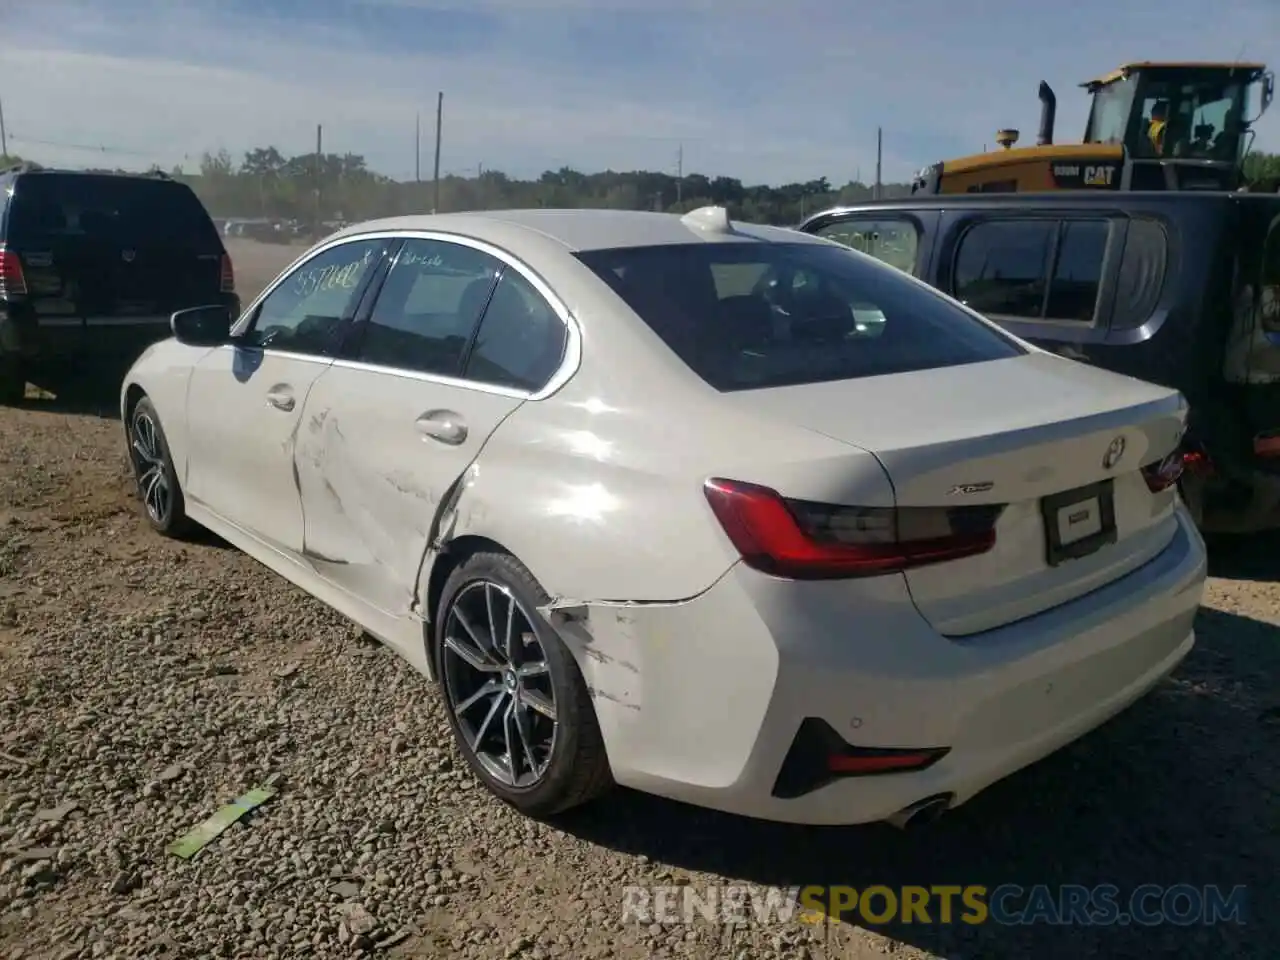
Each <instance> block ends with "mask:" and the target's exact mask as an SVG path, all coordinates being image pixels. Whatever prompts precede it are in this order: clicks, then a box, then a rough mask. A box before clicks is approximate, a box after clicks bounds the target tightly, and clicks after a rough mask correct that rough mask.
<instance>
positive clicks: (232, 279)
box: [222, 253, 236, 293]
mask: <svg viewBox="0 0 1280 960" xmlns="http://www.w3.org/2000/svg"><path fill="white" fill-rule="evenodd" d="M222 292H223V293H235V292H236V271H235V267H234V266H232V263H231V255H230V254H227V253H224V254H223V255H222Z"/></svg>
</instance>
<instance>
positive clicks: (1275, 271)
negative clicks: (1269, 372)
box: [1258, 219, 1280, 333]
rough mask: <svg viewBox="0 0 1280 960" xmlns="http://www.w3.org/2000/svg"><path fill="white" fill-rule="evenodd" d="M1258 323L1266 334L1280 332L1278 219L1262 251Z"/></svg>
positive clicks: (1279, 224)
mask: <svg viewBox="0 0 1280 960" xmlns="http://www.w3.org/2000/svg"><path fill="white" fill-rule="evenodd" d="M1259 287H1260V290H1259V297H1258V322H1259V323H1260V324H1261V325H1262V329H1263V330H1265V331H1266V332H1267V333H1278V332H1280V219H1277V220H1276V222H1275V223H1273V224H1272V226H1271V232H1270V233H1269V234H1268V235H1267V244H1266V246H1265V247H1264V248H1263V251H1262V281H1261V283H1260V284H1259Z"/></svg>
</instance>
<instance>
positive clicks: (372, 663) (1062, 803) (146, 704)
mask: <svg viewBox="0 0 1280 960" xmlns="http://www.w3.org/2000/svg"><path fill="white" fill-rule="evenodd" d="M290 252H291V251H286V252H285V253H284V254H283V255H284V256H285V257H287V256H288V254H289V253H290ZM233 255H235V253H234V251H233ZM241 255H242V256H243V251H241ZM275 255H277V256H279V255H280V254H279V253H275ZM245 259H247V258H245ZM237 266H238V267H239V269H240V275H241V277H242V283H241V286H242V289H245V290H246V292H248V290H247V284H246V283H245V278H246V276H247V275H248V274H250V273H251V272H252V270H253V269H255V268H254V267H250V268H249V269H246V267H245V265H244V264H243V262H242V261H241V260H238V262H237ZM256 269H259V271H260V272H265V273H268V274H269V272H270V271H269V270H267V269H266V268H264V267H261V266H260V265H259V267H257V268H256ZM111 402H112V401H111V397H110V396H109V394H108V395H107V397H106V398H105V399H103V398H99V399H96V400H95V399H94V398H87V399H85V398H82V399H81V400H79V401H72V400H68V399H66V398H62V399H60V400H56V401H55V400H47V399H46V400H40V399H31V400H28V402H27V405H26V407H25V408H24V409H18V410H0V957H3V958H5V960H10V958H19V957H20V958H23V960H29V958H44V957H49V958H67V960H70V958H73V957H127V958H132V957H142V956H153V955H154V956H186V957H199V958H206V957H229V958H230V957H250V956H253V957H292V956H312V957H349V956H356V955H362V954H364V955H369V954H372V955H381V956H392V957H435V956H456V957H517V956H519V957H529V958H549V957H565V958H575V960H576V958H591V957H617V958H644V957H690V958H707V960H710V958H722V957H733V958H744V957H751V958H754V957H808V958H812V960H818V958H836V957H840V958H849V957H880V956H887V955H893V956H895V957H897V958H903V960H917V958H926V957H947V958H966V960H968V958H976V957H1011V958H1013V957H1017V958H1022V957H1064V958H1068V957H1069V958H1072V960H1078V958H1080V957H1085V956H1108V957H1112V956H1114V957H1128V956H1150V955H1165V956H1187V957H1197V958H1201V957H1210V956H1211V957H1216V958H1228V957H1259V958H1261V957H1274V956H1276V955H1277V953H1278V952H1280V948H1277V945H1276V944H1277V939H1278V938H1280V920H1278V919H1277V917H1276V915H1275V914H1274V912H1273V911H1270V910H1268V909H1267V908H1268V906H1269V905H1270V904H1271V903H1273V902H1275V898H1276V895H1277V894H1278V893H1280V884H1278V883H1277V881H1276V879H1275V868H1276V865H1277V863H1278V862H1280V803H1277V790H1280V750H1277V748H1278V747H1280V724H1276V723H1273V722H1268V718H1269V716H1271V715H1269V714H1268V710H1269V709H1271V708H1273V707H1274V706H1275V705H1276V703H1277V702H1280V695H1278V694H1277V684H1276V680H1275V678H1276V676H1277V670H1278V668H1280V641H1278V639H1277V638H1280V630H1278V629H1277V627H1276V624H1277V623H1280V587H1278V586H1277V584H1276V583H1275V579H1276V578H1280V553H1278V552H1277V551H1276V549H1275V546H1276V545H1275V543H1274V542H1272V543H1268V544H1264V545H1257V544H1255V545H1252V546H1244V547H1242V546H1231V545H1229V546H1227V547H1225V548H1224V549H1223V550H1222V551H1221V552H1220V553H1219V555H1218V557H1217V559H1216V561H1215V563H1216V566H1217V567H1218V568H1219V569H1218V570H1217V573H1218V574H1219V576H1217V577H1215V579H1214V580H1213V581H1212V584H1211V586H1210V589H1209V593H1208V597H1207V600H1206V608H1205V610H1204V611H1203V613H1202V615H1201V619H1200V623H1199V629H1200V643H1199V646H1198V648H1197V650H1196V652H1195V653H1194V654H1193V655H1192V657H1191V658H1190V660H1189V661H1188V662H1187V663H1186V664H1185V665H1184V666H1183V667H1182V668H1181V669H1180V670H1179V672H1178V674H1177V676H1176V677H1175V678H1174V679H1173V680H1172V681H1170V682H1168V683H1166V684H1164V685H1163V686H1162V687H1161V688H1160V689H1159V690H1158V691H1157V692H1155V693H1154V694H1153V695H1152V696H1151V697H1149V698H1147V699H1146V700H1144V701H1143V702H1142V703H1140V704H1138V705H1137V706H1136V707H1134V708H1133V709H1131V710H1130V711H1129V712H1127V713H1126V714H1124V715H1123V716H1121V717H1119V718H1117V719H1116V720H1115V721H1113V722H1112V723H1110V724H1108V725H1107V726H1106V727H1104V728H1103V729H1101V730H1099V731H1097V732H1096V733H1094V734H1093V735H1091V736H1089V737H1087V738H1086V739H1085V740H1083V741H1082V742H1080V743H1078V744H1075V745H1073V746H1072V747H1070V748H1068V749H1067V750H1064V751H1062V752H1061V753H1059V754H1058V755H1056V756H1054V757H1052V758H1050V759H1049V760H1047V761H1045V762H1043V763H1041V764H1039V765H1037V766H1035V767H1033V768H1031V769H1029V770H1026V771H1024V772H1022V773H1020V774H1018V775H1016V776H1014V777H1012V778H1010V779H1009V780H1007V781H1005V782H1003V783H1001V784H998V785H996V786H994V787H992V788H991V789H990V790H988V791H987V792H986V793H984V794H983V795H982V796H980V797H978V798H977V799H975V800H973V801H972V802H971V803H969V804H968V805H966V806H965V807H963V808H961V809H959V810H957V811H955V812H953V813H952V814H951V815H949V816H948V817H946V818H944V819H943V820H942V821H940V822H939V823H938V824H936V825H935V826H933V827H930V828H928V829H926V830H923V831H920V832H912V833H907V834H902V833H898V832H896V831H894V830H892V829H890V828H888V827H881V826H874V827H866V828H859V829H838V830H818V829H801V828H791V827H785V826H779V825H771V824H761V823H754V822H750V821H744V820H739V819H735V818H731V817H727V816H722V815H718V814H714V813H709V812H704V811H699V810H695V809H691V808H686V807H682V806H679V805H677V804H673V803H668V802H665V801H660V800H657V799H653V798H647V797H642V796H639V795H636V794H630V793H626V792H619V793H616V794H614V795H612V796H610V797H609V798H607V799H606V800H605V801H603V802H601V803H600V804H597V805H596V806H594V807H592V808H589V809H587V810H584V811H579V812H577V813H575V814H572V815H570V816H568V817H565V818H561V819H559V820H557V821H555V822H554V823H547V824H542V823H534V822H531V821H528V820H525V819H523V818H521V817H519V816H517V815H515V814H513V813H512V812H510V811H509V810H507V809H506V808H505V807H503V806H501V805H499V804H498V803H497V802H495V801H493V800H492V799H490V798H489V796H488V795H487V794H486V793H484V792H483V791H482V790H481V789H480V788H479V787H478V786H477V785H476V784H475V783H474V782H473V780H472V778H471V776H470V775H469V774H468V773H467V772H466V770H465V766H464V764H463V762H462V760H461V759H460V757H458V755H457V754H456V753H455V752H454V750H453V747H452V744H451V742H450V739H449V736H448V728H447V725H446V721H445V717H444V715H443V713H442V710H441V708H440V705H439V699H438V697H437V696H436V694H435V692H434V691H433V690H432V689H430V687H429V686H428V684H427V683H426V681H425V680H423V679H422V678H420V677H419V676H418V675H416V674H414V673H413V672H412V671H411V670H409V669H408V668H407V667H406V666H405V665H404V664H403V663H401V662H400V661H399V660H398V659H397V658H396V657H395V656H394V655H392V654H391V653H390V652H388V651H386V650H384V649H382V648H381V647H379V646H378V645H376V644H373V643H370V642H368V641H366V640H365V639H364V638H362V636H361V634H360V632H359V631H358V630H357V629H355V628H354V627H352V626H351V625H350V624H349V623H347V622H346V621H344V620H342V619H341V618H340V617H338V616H337V615H335V614H333V613H331V612H330V611H328V610H327V609H326V608H324V607H322V606H321V605H320V604H318V603H316V602H315V601H313V600H311V599H310V598H308V597H306V596H304V595H303V594H301V593H299V592H298V591H296V590H294V589H293V588H292V587H290V586H288V585H287V584H285V583H284V582H283V581H282V580H280V579H278V578H277V577H275V576H274V575H273V574H271V573H270V572H268V571H267V570H266V569H265V568H263V567H261V566H259V565H258V564H256V563H254V562H253V561H251V560H249V559H248V558H246V557H244V556H243V555H241V554H239V553H237V552H236V551H234V550H232V549H230V548H229V547H227V546H226V545H225V544H222V543H220V542H219V541H217V540H216V539H214V538H212V537H209V538H207V539H205V540H202V541H200V542H196V543H191V544H175V543H172V542H168V541H164V540H162V539H160V538H158V537H156V536H153V535H151V534H150V533H149V532H148V531H147V529H146V527H145V524H144V522H143V520H142V518H141V516H140V510H139V507H138V505H137V502H136V501H135V500H134V499H133V497H132V496H131V490H130V484H129V480H128V473H127V465H126V461H125V458H124V455H123V449H122V442H121V433H120V425H119V423H118V422H117V420H116V419H115V418H114V414H113V413H112V412H111V409H110V407H111ZM691 735H696V732H694V731H691ZM264 782H269V783H271V784H273V785H275V786H276V787H277V789H278V793H277V794H276V795H275V796H274V797H273V798H272V799H270V800H269V801H267V802H266V803H265V804H264V805H263V806H262V807H261V808H259V809H258V810H257V811H255V812H254V813H253V814H252V815H251V816H249V817H247V818H245V819H244V820H243V821H241V822H240V823H238V824H237V825H235V826H233V827H232V828H231V829H230V830H228V831H227V832H226V833H225V834H223V836H222V837H221V838H220V839H218V840H216V841H214V842H213V843H212V844H211V845H210V846H209V847H208V848H206V849H205V850H204V851H203V852H202V853H201V854H199V855H198V856H197V857H196V858H195V859H194V860H192V861H190V862H187V861H183V860H179V859H177V858H176V857H173V856H171V855H168V854H166V852H165V847H166V845H167V844H169V843H170V842H171V841H172V840H174V839H176V838H177V837H178V836H180V835H181V834H182V833H184V832H185V831H186V830H187V829H188V828H190V827H192V826H194V825H195V824H197V823H199V822H200V821H202V820H203V819H205V818H206V817H207V816H209V815H210V814H211V813H212V812H213V811H214V810H216V809H217V808H218V807H220V806H221V805H223V804H225V803H228V802H230V801H231V800H233V799H235V798H236V797H237V796H239V795H240V794H242V793H243V792H244V791H245V790H247V789H249V788H251V787H253V786H256V785H259V784H262V783H264ZM710 883H749V884H777V885H782V886H791V885H796V884H808V883H846V884H852V885H854V886H857V887H865V886H867V885H870V884H886V885H889V886H895V885H903V884H923V885H930V884H941V883H952V884H978V883H980V884H986V885H988V886H996V885H998V884H1001V883H1019V884H1022V885H1024V886H1031V885H1033V884H1037V883H1044V884H1059V883H1084V884H1095V883H1114V884H1116V885H1117V886H1119V887H1120V888H1121V889H1122V890H1124V891H1127V890H1129V889H1131V888H1133V887H1135V886H1137V885H1139V884H1143V883H1162V884H1174V883H1190V884H1193V885H1197V886H1200V885H1204V884H1219V885H1223V886H1225V887H1232V886H1234V885H1237V884H1246V885H1248V886H1249V888H1250V892H1251V902H1252V903H1253V904H1254V906H1255V909H1254V910H1253V911H1252V912H1251V913H1250V915H1249V922H1248V924H1247V925H1245V926H1239V925H1234V924H1229V925H1219V926H1212V927H1190V928H1187V927H1183V928H1178V927H1173V926H1160V927H1154V928H1140V927H1110V928H1074V929H1064V928H1060V927H1059V928H1055V927H1050V926H1026V927H998V926H992V925H987V926H981V927H969V926H965V925H963V924H956V925H951V926H945V925H936V926H924V925H917V926H909V927H908V926H894V927H887V928H884V929H880V930H878V931H877V932H871V931H868V930H864V929H861V928H858V927H853V926H849V925H844V924H829V925H825V926H816V927H815V926H805V925H800V924H789V925H774V926H769V927H760V926H756V927H748V928H737V929H731V928H727V927H723V928H722V927H718V926H713V925H710V924H707V923H699V924H694V925H690V926H680V925H668V926H656V925H645V924H641V923H636V922H628V923H623V922H622V911H621V908H622V896H623V894H622V890H623V887H624V886H626V885H631V884H688V885H691V886H693V887H695V888H697V887H701V886H702V885H705V884H710Z"/></svg>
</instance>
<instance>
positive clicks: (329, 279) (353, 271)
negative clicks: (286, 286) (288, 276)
mask: <svg viewBox="0 0 1280 960" xmlns="http://www.w3.org/2000/svg"><path fill="white" fill-rule="evenodd" d="M372 259H373V251H372V250H365V252H364V256H363V257H361V258H360V259H359V260H352V261H351V262H350V263H345V264H337V263H331V264H328V265H327V266H323V267H312V268H311V269H309V270H301V271H299V272H298V274H297V276H295V277H294V280H293V292H294V293H295V294H296V295H297V296H299V297H309V296H311V295H312V294H316V293H327V292H329V291H332V290H347V291H350V290H354V289H355V287H356V285H357V284H359V282H360V278H361V277H363V276H364V271H365V268H366V267H368V265H369V262H370V261H371V260H372Z"/></svg>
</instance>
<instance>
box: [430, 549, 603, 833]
mask: <svg viewBox="0 0 1280 960" xmlns="http://www.w3.org/2000/svg"><path fill="white" fill-rule="evenodd" d="M547 601H548V597H547V595H546V593H545V592H544V591H543V589H542V588H541V586H539V584H538V582H537V581H536V580H534V578H533V575H532V574H531V573H529V571H528V570H526V569H525V567H524V566H523V565H522V564H521V563H520V562H519V561H518V560H516V559H515V558H514V557H512V556H510V555H508V554H503V553H478V554H475V555H473V556H471V557H470V558H468V559H467V560H466V561H464V562H463V563H462V564H461V565H460V566H459V567H458V568H457V569H456V570H454V571H453V573H452V574H451V575H450V577H449V579H448V581H447V582H446V583H445V586H444V591H443V593H442V595H441V598H440V607H439V609H438V610H437V615H436V623H435V640H436V642H435V656H436V671H437V676H438V677H439V678H440V684H441V687H442V689H443V692H444V699H445V706H446V709H447V710H448V713H449V725H450V727H451V728H452V729H453V735H454V738H455V739H456V740H457V742H458V747H459V749H460V750H461V751H462V753H463V755H464V756H465V757H466V759H467V763H468V765H469V766H470V767H471V769H472V771H474V773H475V774H476V776H477V777H479V778H480V780H481V782H483V783H484V785H485V786H486V787H487V788H488V789H489V790H490V792H492V793H493V794H495V795H496V796H497V797H499V798H500V799H502V800H504V801H506V802H507V803H509V804H511V805H512V806H514V807H516V808H517V809H518V810H520V811H521V812H523V813H526V814H528V815H530V816H534V817H542V816H550V815H552V814H555V813H559V812H561V811H564V810H567V809H569V808H571V807H575V806H578V805H580V804H583V803H586V802H587V801H588V800H591V799H593V798H595V797H597V796H599V795H600V794H602V793H604V792H605V791H606V790H607V789H608V788H609V787H610V786H611V784H612V777H611V775H610V770H609V761H608V757H607V756H606V754H605V749H604V742H603V740H602V738H601V736H600V727H599V724H598V722H597V721H596V714H595V707H594V705H593V704H592V702H591V697H590V694H589V693H588V692H587V687H586V684H585V683H584V681H583V679H582V674H581V673H580V672H579V670H578V665H577V663H576V662H575V661H574V659H573V655H572V654H571V653H570V652H569V649H568V648H567V647H566V646H565V644H564V641H563V640H561V639H560V637H559V635H558V634H557V633H556V631H555V630H554V629H553V628H552V627H551V625H550V624H549V623H547V622H546V621H545V620H544V619H543V618H542V617H541V616H540V615H539V614H538V612H537V607H538V606H539V605H540V604H544V603H546V602H547Z"/></svg>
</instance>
